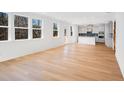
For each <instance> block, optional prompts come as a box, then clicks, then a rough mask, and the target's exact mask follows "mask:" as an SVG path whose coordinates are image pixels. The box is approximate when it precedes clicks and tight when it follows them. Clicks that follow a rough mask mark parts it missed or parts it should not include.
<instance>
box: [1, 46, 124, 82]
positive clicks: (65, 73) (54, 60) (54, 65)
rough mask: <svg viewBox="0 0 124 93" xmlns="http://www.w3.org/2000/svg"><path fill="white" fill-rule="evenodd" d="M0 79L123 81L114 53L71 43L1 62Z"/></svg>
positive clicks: (103, 48)
mask: <svg viewBox="0 0 124 93" xmlns="http://www.w3.org/2000/svg"><path fill="white" fill-rule="evenodd" d="M0 80H123V78H122V75H121V72H120V69H119V67H118V64H117V62H116V59H115V56H114V51H113V50H112V49H110V48H107V47H106V46H104V45H103V44H98V45H96V46H88V45H78V44H69V45H65V46H62V47H59V48H55V49H50V50H47V51H44V52H39V53H35V54H31V55H28V56H24V57H20V58H16V59H13V60H9V61H6V62H2V63H0Z"/></svg>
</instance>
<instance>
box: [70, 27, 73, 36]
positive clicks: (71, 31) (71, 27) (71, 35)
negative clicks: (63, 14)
mask: <svg viewBox="0 0 124 93" xmlns="http://www.w3.org/2000/svg"><path fill="white" fill-rule="evenodd" d="M70 31H71V36H73V31H72V26H70Z"/></svg>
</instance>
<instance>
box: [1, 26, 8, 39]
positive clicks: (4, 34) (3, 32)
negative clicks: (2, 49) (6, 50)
mask: <svg viewBox="0 0 124 93" xmlns="http://www.w3.org/2000/svg"><path fill="white" fill-rule="evenodd" d="M2 40H8V28H0V41H2Z"/></svg>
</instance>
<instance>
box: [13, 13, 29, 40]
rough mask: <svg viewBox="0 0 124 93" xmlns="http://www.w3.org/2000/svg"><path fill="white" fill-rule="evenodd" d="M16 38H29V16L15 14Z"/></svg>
mask: <svg viewBox="0 0 124 93" xmlns="http://www.w3.org/2000/svg"><path fill="white" fill-rule="evenodd" d="M14 26H15V39H16V40H17V39H28V18H27V17H23V16H17V15H15V19H14Z"/></svg>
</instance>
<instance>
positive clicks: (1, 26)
mask: <svg viewBox="0 0 124 93" xmlns="http://www.w3.org/2000/svg"><path fill="white" fill-rule="evenodd" d="M2 13H6V14H7V15H8V26H3V25H0V28H7V29H8V38H7V40H0V42H7V41H9V28H10V27H9V14H8V13H7V12H2Z"/></svg>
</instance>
